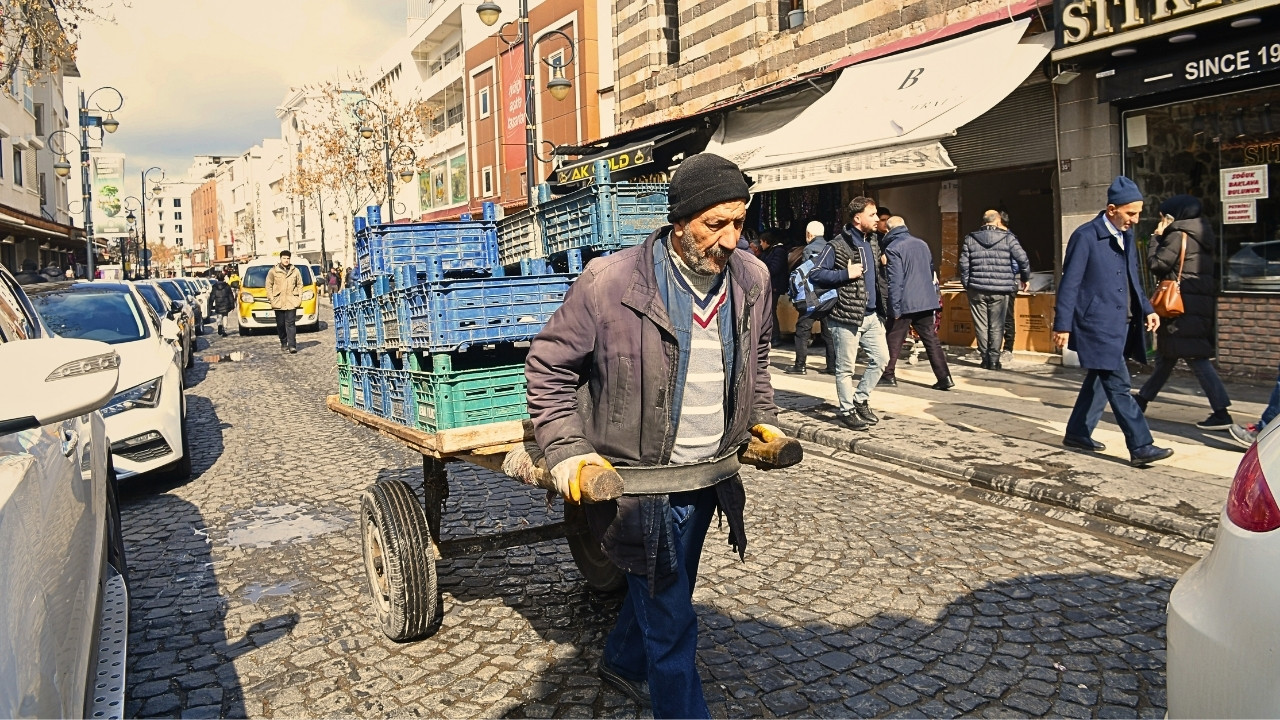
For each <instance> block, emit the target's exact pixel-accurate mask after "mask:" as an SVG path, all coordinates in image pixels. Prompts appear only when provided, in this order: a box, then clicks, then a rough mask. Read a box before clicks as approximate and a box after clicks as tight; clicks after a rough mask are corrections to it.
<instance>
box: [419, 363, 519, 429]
mask: <svg viewBox="0 0 1280 720" xmlns="http://www.w3.org/2000/svg"><path fill="white" fill-rule="evenodd" d="M411 377H412V382H413V394H414V399H415V400H416V401H417V406H418V407H417V413H416V417H417V427H418V429H419V430H423V431H426V432H433V433H434V432H440V431H441V430H451V429H453V428H460V427H470V426H472V425H484V424H485V423H495V422H503V421H506V420H523V419H525V418H527V417H529V408H528V404H527V403H526V401H525V387H526V382H525V378H524V364H523V363H521V364H518V365H503V366H499V367H490V368H477V369H472V370H457V371H451V372H414V373H412V375H411Z"/></svg>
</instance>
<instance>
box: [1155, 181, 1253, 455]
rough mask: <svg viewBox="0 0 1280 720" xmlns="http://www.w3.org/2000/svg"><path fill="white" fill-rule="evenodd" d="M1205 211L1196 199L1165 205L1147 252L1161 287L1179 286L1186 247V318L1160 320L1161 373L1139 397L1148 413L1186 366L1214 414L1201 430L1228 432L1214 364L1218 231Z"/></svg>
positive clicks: (1158, 349)
mask: <svg viewBox="0 0 1280 720" xmlns="http://www.w3.org/2000/svg"><path fill="white" fill-rule="evenodd" d="M1200 210H1201V206H1200V201H1199V200H1197V199H1196V198H1194V197H1192V196H1190V195H1174V196H1173V197H1171V198H1169V199H1168V200H1165V201H1164V202H1163V203H1161V204H1160V225H1159V226H1157V227H1156V232H1155V234H1154V235H1152V236H1151V242H1150V244H1149V245H1148V247H1147V267H1149V268H1150V269H1151V273H1152V275H1154V276H1155V279H1156V281H1157V282H1159V281H1160V280H1177V279H1178V258H1179V256H1180V254H1181V252H1182V246H1183V243H1186V248H1187V250H1186V259H1185V260H1184V261H1183V265H1182V282H1181V283H1180V286H1179V287H1180V288H1181V290H1182V306H1183V309H1184V313H1183V314H1182V315H1180V316H1178V317H1176V318H1167V319H1166V318H1162V319H1161V320H1160V329H1159V330H1157V331H1156V360H1155V370H1154V371H1153V372H1152V373H1151V378H1150V379H1149V380H1147V382H1146V384H1144V385H1143V386H1142V389H1141V390H1139V391H1138V396H1137V401H1138V405H1140V406H1142V410H1143V412H1146V409H1147V403H1149V402H1151V401H1152V400H1155V399H1156V395H1157V394H1158V393H1159V392H1160V388H1162V387H1164V383H1165V381H1166V380H1168V379H1169V375H1170V374H1172V373H1173V368H1174V366H1175V365H1177V364H1178V360H1185V361H1186V362H1187V365H1190V366H1191V370H1192V372H1194V373H1195V374H1196V380H1199V381H1200V387H1201V388H1203V389H1204V394H1205V397H1206V398H1208V399H1209V406H1210V407H1211V408H1212V409H1213V414H1212V415H1210V416H1209V417H1208V418H1206V419H1205V420H1203V421H1201V422H1198V423H1196V427H1198V428H1200V429H1201V430H1227V429H1229V428H1230V427H1231V415H1230V413H1228V412H1227V407H1228V406H1230V405H1231V399H1230V398H1228V397H1227V388H1226V387H1224V386H1223V384H1222V379H1221V378H1219V377H1218V371H1217V370H1215V369H1214V367H1213V363H1211V362H1209V358H1211V357H1213V356H1214V354H1215V351H1214V338H1215V328H1214V318H1215V315H1216V311H1217V305H1218V300H1217V295H1216V294H1215V290H1216V288H1215V286H1214V285H1215V284H1214V280H1213V276H1214V267H1215V265H1214V259H1213V250H1214V244H1213V230H1212V229H1211V228H1210V227H1209V224H1208V223H1206V222H1205V221H1204V219H1203V218H1201V217H1200Z"/></svg>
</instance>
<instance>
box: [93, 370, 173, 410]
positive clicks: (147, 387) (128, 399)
mask: <svg viewBox="0 0 1280 720" xmlns="http://www.w3.org/2000/svg"><path fill="white" fill-rule="evenodd" d="M163 379H164V378H163V377H158V378H156V379H155V380H148V381H147V382H144V383H142V384H141V385H135V386H133V387H131V388H129V389H128V390H124V391H121V392H118V393H116V395H115V397H113V398H111V402H109V403H107V404H106V406H104V407H103V408H102V416H103V417H111V416H112V415H116V414H118V413H122V412H124V411H126V410H132V409H134V408H140V407H141V408H153V407H155V406H156V405H158V404H159V403H160V381H161V380H163Z"/></svg>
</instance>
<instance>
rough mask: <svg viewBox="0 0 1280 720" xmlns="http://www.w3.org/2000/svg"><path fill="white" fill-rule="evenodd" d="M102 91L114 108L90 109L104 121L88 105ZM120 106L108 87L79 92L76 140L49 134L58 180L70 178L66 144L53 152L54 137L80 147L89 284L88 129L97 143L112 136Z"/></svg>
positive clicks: (90, 194) (120, 101)
mask: <svg viewBox="0 0 1280 720" xmlns="http://www.w3.org/2000/svg"><path fill="white" fill-rule="evenodd" d="M103 90H109V91H111V92H113V93H115V95H116V99H117V101H118V102H116V104H115V106H114V107H110V108H108V107H104V106H103V105H102V104H101V103H99V104H97V105H94V106H93V109H94V110H97V111H98V112H104V113H106V114H107V116H106V117H105V118H103V117H99V116H97V115H90V114H89V110H90V108H89V102H90V101H91V100H93V96H94V95H97V94H98V93H100V92H102V91H103ZM123 106H124V95H121V94H120V91H119V90H117V89H115V88H113V87H111V86H109V85H104V86H103V87H100V88H98V89H97V90H94V91H93V92H91V93H89V95H88V96H86V95H85V94H84V91H83V90H81V91H80V113H79V125H80V137H79V138H78V139H77V138H76V136H75V135H72V134H71V133H69V132H67V131H66V130H55V131H53V132H52V133H49V145H50V149H54V150H55V151H57V152H58V155H59V158H58V161H57V162H55V163H54V164H53V171H54V173H56V174H57V176H58V177H63V178H65V177H67V176H68V175H70V174H71V163H69V162H68V161H67V152H66V144H65V142H66V141H65V140H64V141H63V144H62V149H61V150H57V149H56V148H53V139H54V138H55V137H61V136H66V137H69V138H71V139H72V140H76V141H77V142H78V143H79V144H80V195H81V203H82V204H83V205H84V236H85V248H86V249H85V275H86V277H87V279H89V280H93V187H92V186H91V185H90V184H89V128H91V127H96V128H98V129H99V137H98V139H99V140H101V139H103V137H105V136H104V135H102V134H101V133H102V131H106V132H108V133H113V132H115V131H116V130H117V129H118V128H119V127H120V121H119V120H116V119H115V117H114V116H113V115H112V113H115V112H118V111H119V110H120V108H121V107H123Z"/></svg>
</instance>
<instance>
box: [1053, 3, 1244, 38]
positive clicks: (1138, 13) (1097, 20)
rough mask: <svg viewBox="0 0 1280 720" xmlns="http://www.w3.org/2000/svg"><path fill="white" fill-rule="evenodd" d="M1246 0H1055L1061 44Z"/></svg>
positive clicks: (1102, 36) (1146, 25)
mask: <svg viewBox="0 0 1280 720" xmlns="http://www.w3.org/2000/svg"><path fill="white" fill-rule="evenodd" d="M1241 1H1242V0H1055V2H1054V6H1055V8H1056V9H1057V13H1058V33H1059V35H1058V47H1066V46H1068V45H1075V44H1077V43H1082V42H1087V41H1089V40H1098V39H1100V38H1104V37H1110V36H1113V35H1118V34H1120V33H1124V32H1127V31H1129V30H1137V29H1138V28H1144V27H1148V26H1150V25H1154V24H1156V23H1160V22H1163V21H1165V20H1170V19H1172V18H1176V17H1182V16H1185V15H1188V14H1190V13H1194V12H1198V11H1200V10H1207V9H1209V8H1215V7H1221V6H1223V5H1233V4H1235V3H1236V2H1241Z"/></svg>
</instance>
